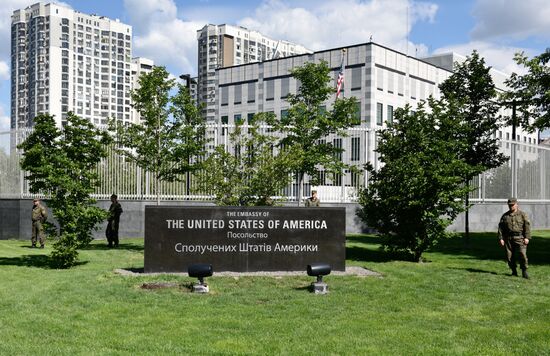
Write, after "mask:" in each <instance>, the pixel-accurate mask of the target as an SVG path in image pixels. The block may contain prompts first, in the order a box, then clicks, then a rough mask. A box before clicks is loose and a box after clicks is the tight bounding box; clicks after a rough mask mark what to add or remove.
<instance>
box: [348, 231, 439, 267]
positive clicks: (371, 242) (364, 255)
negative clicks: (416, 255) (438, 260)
mask: <svg viewBox="0 0 550 356" xmlns="http://www.w3.org/2000/svg"><path fill="white" fill-rule="evenodd" d="M347 242H352V243H353V246H347V247H346V260H351V261H359V262H390V261H407V262H412V261H413V256H412V255H410V254H407V253H404V252H403V253H397V252H388V251H384V250H382V249H381V247H380V242H381V239H380V238H379V237H377V236H375V235H359V236H348V237H347ZM423 262H428V261H423Z"/></svg>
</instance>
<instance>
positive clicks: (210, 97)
mask: <svg viewBox="0 0 550 356" xmlns="http://www.w3.org/2000/svg"><path fill="white" fill-rule="evenodd" d="M197 40H198V51H199V55H198V81H197V90H198V101H199V103H201V104H205V106H206V107H205V111H204V115H205V116H206V119H207V120H208V121H209V122H213V121H215V120H216V119H217V110H216V88H217V87H216V69H218V68H224V67H231V66H235V65H241V64H246V63H252V62H261V61H264V60H268V59H274V58H280V57H287V56H292V55H296V54H303V53H310V52H311V51H309V50H308V49H306V48H305V47H303V46H301V45H298V44H295V43H291V42H288V41H283V40H274V39H271V38H269V37H266V36H264V35H262V34H261V33H259V32H257V31H251V30H248V29H246V28H244V27H240V26H231V25H225V24H224V25H206V26H204V27H203V28H202V29H200V30H198V31H197Z"/></svg>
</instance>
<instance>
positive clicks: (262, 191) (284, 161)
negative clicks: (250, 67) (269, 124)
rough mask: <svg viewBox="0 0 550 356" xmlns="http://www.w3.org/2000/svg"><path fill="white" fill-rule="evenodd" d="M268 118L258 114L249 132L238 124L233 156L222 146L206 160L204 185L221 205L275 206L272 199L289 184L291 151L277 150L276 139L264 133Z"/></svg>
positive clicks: (232, 146)
mask: <svg viewBox="0 0 550 356" xmlns="http://www.w3.org/2000/svg"><path fill="white" fill-rule="evenodd" d="M266 115H267V114H264V113H261V114H257V115H256V116H255V118H256V120H254V124H253V125H252V126H249V127H248V128H246V129H245V128H243V127H242V126H241V125H237V127H236V128H235V131H234V132H232V133H231V135H230V139H229V146H230V147H231V149H232V150H233V153H231V152H228V151H227V150H226V148H225V147H224V146H223V145H220V146H218V147H216V149H215V151H214V153H213V154H212V155H210V157H209V158H208V159H207V161H206V170H205V173H204V177H203V178H204V183H205V187H206V189H207V190H208V191H212V192H213V193H214V196H215V200H216V203H217V204H218V205H237V206H265V205H274V204H276V201H275V200H274V199H273V197H274V196H277V195H279V194H280V192H281V190H282V189H284V188H285V187H286V186H287V185H288V184H289V183H290V179H291V175H290V172H291V171H290V169H289V166H290V163H291V161H292V152H291V151H289V150H277V149H276V147H274V145H275V141H276V138H275V137H274V136H273V135H269V134H266V133H264V132H263V131H264V130H265V127H262V123H263V118H264V117H265V116H266ZM264 126H265V125H264ZM245 130H246V131H245Z"/></svg>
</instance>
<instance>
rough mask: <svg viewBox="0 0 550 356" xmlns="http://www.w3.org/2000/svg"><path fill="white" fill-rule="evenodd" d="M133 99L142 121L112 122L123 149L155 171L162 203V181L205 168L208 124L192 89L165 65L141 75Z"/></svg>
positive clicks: (137, 161) (147, 169) (158, 193)
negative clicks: (170, 76) (179, 80)
mask: <svg viewBox="0 0 550 356" xmlns="http://www.w3.org/2000/svg"><path fill="white" fill-rule="evenodd" d="M174 90H175V93H174V94H172V92H173V91H174ZM132 100H133V103H134V107H135V108H136V110H137V111H138V112H139V114H140V116H141V122H140V123H138V124H129V125H128V126H118V125H117V123H115V122H112V123H111V125H112V126H115V127H116V131H117V146H118V147H119V149H120V151H121V152H122V153H123V154H124V155H125V156H126V157H127V158H128V159H129V160H130V161H133V162H136V164H137V165H138V166H140V167H141V168H143V169H144V170H146V171H149V172H152V173H153V174H154V177H155V179H156V184H157V187H156V193H157V202H158V201H159V200H160V198H159V197H160V189H159V188H160V186H159V182H160V181H169V182H173V181H180V180H181V179H182V176H181V175H182V173H186V172H193V171H196V170H199V169H200V168H201V167H202V160H201V158H202V156H203V155H204V153H205V145H206V143H207V139H206V127H205V123H204V120H203V118H202V117H201V115H200V108H199V107H197V106H196V104H195V103H194V102H193V98H192V97H191V95H190V94H189V88H186V87H185V86H183V85H181V84H177V85H176V84H175V80H174V79H169V73H168V72H167V71H166V69H165V68H164V67H154V68H153V70H152V71H151V72H150V73H146V74H143V75H141V77H140V78H139V88H138V89H136V90H134V92H133V93H132Z"/></svg>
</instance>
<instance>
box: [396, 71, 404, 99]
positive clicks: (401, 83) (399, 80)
mask: <svg viewBox="0 0 550 356" xmlns="http://www.w3.org/2000/svg"><path fill="white" fill-rule="evenodd" d="M404 87H405V77H404V76H402V75H399V77H397V95H399V96H403V90H404Z"/></svg>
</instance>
